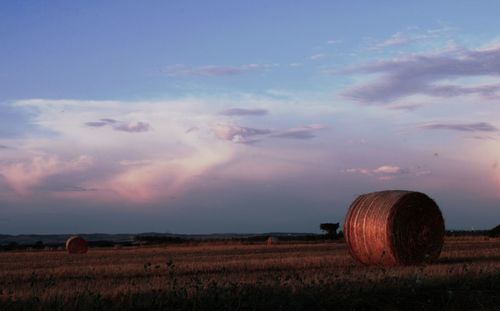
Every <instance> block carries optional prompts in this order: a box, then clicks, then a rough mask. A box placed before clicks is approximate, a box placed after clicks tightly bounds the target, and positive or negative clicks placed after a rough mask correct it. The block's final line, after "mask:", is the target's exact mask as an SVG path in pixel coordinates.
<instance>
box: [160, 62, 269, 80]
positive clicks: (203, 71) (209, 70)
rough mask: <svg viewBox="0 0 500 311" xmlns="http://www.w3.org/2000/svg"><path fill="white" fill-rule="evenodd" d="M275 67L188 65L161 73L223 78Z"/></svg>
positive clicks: (169, 68) (263, 65)
mask: <svg viewBox="0 0 500 311" xmlns="http://www.w3.org/2000/svg"><path fill="white" fill-rule="evenodd" d="M274 66H275V65H269V64H245V65H239V66H220V65H206V66H200V67H193V66H188V65H182V64H177V65H172V66H168V67H166V68H164V69H163V70H162V73H164V74H166V75H168V76H174V77H175V76H180V77H182V76H201V77H223V76H234V75H241V74H245V73H250V72H254V71H259V70H265V69H269V68H271V67H274Z"/></svg>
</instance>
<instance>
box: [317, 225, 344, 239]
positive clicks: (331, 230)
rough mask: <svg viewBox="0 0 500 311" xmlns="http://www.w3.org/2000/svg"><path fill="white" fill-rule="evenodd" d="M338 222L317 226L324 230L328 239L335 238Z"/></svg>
mask: <svg viewBox="0 0 500 311" xmlns="http://www.w3.org/2000/svg"><path fill="white" fill-rule="evenodd" d="M339 226H340V224H339V223H330V222H328V223H323V224H320V225H319V228H320V229H321V230H323V231H325V232H326V234H325V235H326V237H327V238H329V239H336V238H337V230H338V228H339Z"/></svg>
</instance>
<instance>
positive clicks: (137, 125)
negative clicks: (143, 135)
mask: <svg viewBox="0 0 500 311" xmlns="http://www.w3.org/2000/svg"><path fill="white" fill-rule="evenodd" d="M85 125H86V126H89V127H104V126H108V125H109V126H111V127H112V128H113V129H114V130H116V131H122V132H128V133H140V132H147V131H149V130H150V129H151V126H150V125H149V123H147V122H142V121H130V122H120V121H116V120H114V119H101V120H100V121H92V122H85Z"/></svg>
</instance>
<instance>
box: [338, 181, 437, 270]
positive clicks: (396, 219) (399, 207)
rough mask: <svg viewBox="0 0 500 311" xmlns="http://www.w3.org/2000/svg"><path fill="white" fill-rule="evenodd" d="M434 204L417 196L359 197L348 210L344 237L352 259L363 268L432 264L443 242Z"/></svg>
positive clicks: (389, 193)
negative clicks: (365, 266) (367, 266)
mask: <svg viewBox="0 0 500 311" xmlns="http://www.w3.org/2000/svg"><path fill="white" fill-rule="evenodd" d="M444 233H445V228H444V220H443V216H442V214H441V211H440V210H439V207H438V206H437V204H436V202H434V200H432V199H431V198H429V197H428V196H427V195H425V194H423V193H420V192H413V191H403V190H392V191H381V192H372V193H367V194H363V195H360V196H359V197H358V198H357V199H356V200H355V201H354V202H353V203H352V204H351V206H350V207H349V211H348V212H347V216H346V219H345V222H344V234H345V240H346V243H347V246H348V248H349V252H350V253H351V255H352V257H354V258H355V259H356V260H358V261H360V262H361V263H363V264H366V265H387V266H395V265H412V264H419V263H423V262H427V261H432V260H435V259H437V258H438V257H439V254H440V253H441V248H442V247H443V242H444Z"/></svg>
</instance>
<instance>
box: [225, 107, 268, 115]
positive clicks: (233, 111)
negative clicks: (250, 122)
mask: <svg viewBox="0 0 500 311" xmlns="http://www.w3.org/2000/svg"><path fill="white" fill-rule="evenodd" d="M268 113H269V111H268V110H267V109H262V108H229V109H226V110H224V111H221V112H220V114H221V115H225V116H264V115H266V114H268Z"/></svg>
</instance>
